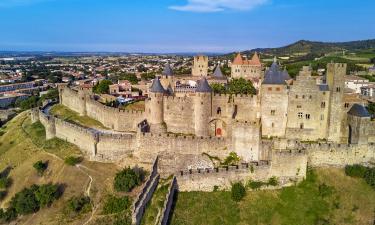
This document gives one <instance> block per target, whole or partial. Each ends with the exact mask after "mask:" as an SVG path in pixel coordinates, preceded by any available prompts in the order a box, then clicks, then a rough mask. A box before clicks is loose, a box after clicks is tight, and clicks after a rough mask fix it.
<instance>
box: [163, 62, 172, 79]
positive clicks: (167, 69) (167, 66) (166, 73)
mask: <svg viewBox="0 0 375 225" xmlns="http://www.w3.org/2000/svg"><path fill="white" fill-rule="evenodd" d="M163 75H164V76H173V70H172V67H171V65H170V64H169V63H167V64H165V66H164V70H163Z"/></svg>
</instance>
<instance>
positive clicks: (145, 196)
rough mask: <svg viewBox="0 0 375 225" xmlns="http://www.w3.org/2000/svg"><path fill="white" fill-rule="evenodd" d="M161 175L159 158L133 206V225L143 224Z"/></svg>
mask: <svg viewBox="0 0 375 225" xmlns="http://www.w3.org/2000/svg"><path fill="white" fill-rule="evenodd" d="M159 178H160V175H159V174H158V158H156V159H155V161H154V164H153V166H152V169H151V173H150V175H149V176H148V178H147V179H146V182H145V183H144V184H143V187H142V191H141V192H140V193H139V194H138V195H137V197H136V198H135V200H134V203H133V206H132V224H133V225H138V224H140V223H141V220H142V216H143V214H144V212H145V209H146V206H147V203H148V202H149V201H150V200H151V198H152V195H153V194H154V191H155V189H156V187H157V186H158V183H159Z"/></svg>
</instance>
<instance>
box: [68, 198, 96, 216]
mask: <svg viewBox="0 0 375 225" xmlns="http://www.w3.org/2000/svg"><path fill="white" fill-rule="evenodd" d="M90 202H91V200H90V197H88V196H83V195H81V196H78V197H77V196H73V197H72V198H70V199H69V200H68V209H69V211H71V212H74V213H79V212H81V211H82V210H83V209H84V208H86V207H88V206H90Z"/></svg>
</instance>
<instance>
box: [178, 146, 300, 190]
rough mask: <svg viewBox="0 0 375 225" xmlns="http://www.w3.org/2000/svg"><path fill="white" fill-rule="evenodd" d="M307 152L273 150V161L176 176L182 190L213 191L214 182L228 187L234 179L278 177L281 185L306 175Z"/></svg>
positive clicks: (187, 171) (256, 179) (241, 180)
mask: <svg viewBox="0 0 375 225" xmlns="http://www.w3.org/2000/svg"><path fill="white" fill-rule="evenodd" d="M306 169H307V155H306V154H304V152H289V151H283V152H274V153H273V155H272V161H270V162H268V163H267V162H264V163H252V164H250V165H246V164H242V165H241V166H229V167H228V168H217V169H199V170H190V171H189V170H185V171H181V172H180V173H179V174H178V175H177V176H176V177H177V181H178V186H179V190H180V191H212V190H213V188H214V186H219V187H220V188H221V189H228V188H230V187H231V184H232V183H234V182H238V181H240V182H247V181H249V180H254V181H264V182H266V181H267V180H268V179H269V178H271V177H273V176H274V177H277V179H278V181H279V184H280V185H281V186H288V185H291V184H292V181H300V180H302V179H303V178H305V177H306Z"/></svg>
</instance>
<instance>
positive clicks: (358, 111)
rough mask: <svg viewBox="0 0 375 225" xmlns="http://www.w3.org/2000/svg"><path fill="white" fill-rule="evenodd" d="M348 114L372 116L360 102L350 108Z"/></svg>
mask: <svg viewBox="0 0 375 225" xmlns="http://www.w3.org/2000/svg"><path fill="white" fill-rule="evenodd" d="M348 114H350V115H352V116H357V117H371V115H370V113H369V112H368V111H367V109H366V108H365V107H364V106H363V105H360V104H354V105H353V106H352V108H351V109H350V110H349V112H348Z"/></svg>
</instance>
